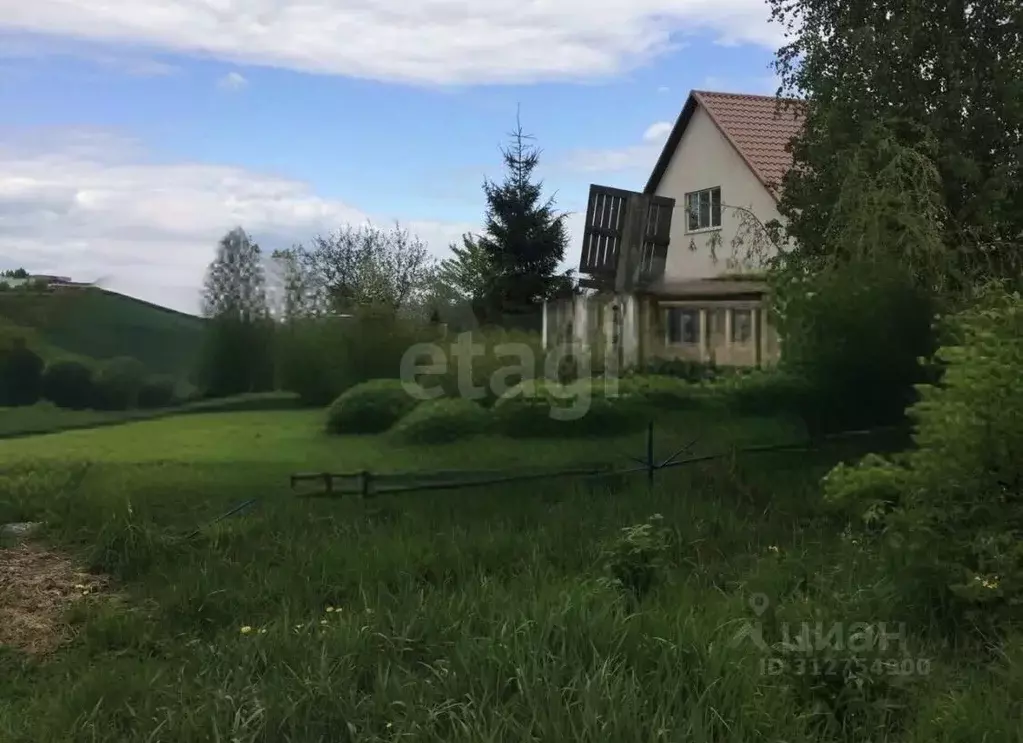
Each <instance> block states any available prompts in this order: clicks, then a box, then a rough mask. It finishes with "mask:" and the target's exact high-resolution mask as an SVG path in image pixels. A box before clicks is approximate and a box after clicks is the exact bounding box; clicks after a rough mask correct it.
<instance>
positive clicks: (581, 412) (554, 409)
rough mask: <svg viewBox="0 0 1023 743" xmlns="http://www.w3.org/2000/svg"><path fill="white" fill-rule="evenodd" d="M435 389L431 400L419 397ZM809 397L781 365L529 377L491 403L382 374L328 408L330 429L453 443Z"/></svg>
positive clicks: (608, 426)
mask: <svg viewBox="0 0 1023 743" xmlns="http://www.w3.org/2000/svg"><path fill="white" fill-rule="evenodd" d="M427 395H429V396H430V397H431V398H433V399H429V400H421V399H419V398H420V397H426V396H427ZM804 396H805V393H804V391H803V389H802V387H801V386H800V385H799V383H798V382H796V381H795V380H793V379H792V378H791V377H790V376H789V375H787V374H785V373H783V372H778V371H763V372H757V373H748V374H742V375H739V374H735V375H732V376H723V377H720V378H719V379H717V380H714V381H704V382H699V383H690V382H686V381H684V380H683V379H681V378H678V377H669V376H657V375H649V376H647V375H633V376H629V377H625V378H622V379H619V380H605V379H603V378H599V377H598V378H592V379H580V380H576V381H574V382H566V383H562V382H556V381H552V380H539V379H529V380H524V381H522V382H520V383H518V384H517V385H515V386H514V387H512V388H511V389H509V390H508V391H506V392H505V393H504V394H503V395H501V396H500V397H498V398H497V399H496V400H495V401H493V403H491V402H490V400H489V399H488V398H487V397H485V396H481V397H480V398H479V399H477V400H472V399H467V398H462V397H455V396H447V395H444V390H443V388H442V387H440V388H435V389H431V388H427V389H426V393H424V388H421V387H417V386H415V385H408V386H406V385H405V384H404V383H403V382H401V381H400V380H396V379H377V380H372V381H369V382H364V383H362V384H359V385H356V386H354V387H352V388H351V389H349V390H348V391H347V392H345V393H343V394H341V395H340V396H339V397H338V398H337V399H336V400H335V401H334V402H333V403H332V404H331V405H330V406H329V408H328V410H327V422H326V428H327V431H328V432H330V433H333V434H370V433H382V432H384V431H391V432H392V433H393V434H394V435H395V437H397V438H400V439H403V440H405V441H407V442H409V443H430V442H440V441H451V440H455V439H458V438H465V437H468V436H473V435H476V434H480V433H487V432H490V433H499V434H502V435H505V436H512V437H531V436H555V437H566V436H604V435H617V434H620V433H623V432H628V431H632V430H637V429H638V428H641V427H642V426H643V425H645V424H646V422H647V421H648V420H649V419H650V417H651V415H653V414H655V413H656V412H657V411H665V410H668V411H671V410H693V409H701V408H702V409H720V410H729V411H732V412H735V413H737V414H740V415H777V414H780V413H785V412H787V411H790V410H791V409H792V408H793V406H795V405H797V404H798V401H799V400H800V399H801V398H802V397H804Z"/></svg>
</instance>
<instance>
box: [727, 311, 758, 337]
mask: <svg viewBox="0 0 1023 743" xmlns="http://www.w3.org/2000/svg"><path fill="white" fill-rule="evenodd" d="M751 340H753V310H732V343H749V342H750V341H751Z"/></svg>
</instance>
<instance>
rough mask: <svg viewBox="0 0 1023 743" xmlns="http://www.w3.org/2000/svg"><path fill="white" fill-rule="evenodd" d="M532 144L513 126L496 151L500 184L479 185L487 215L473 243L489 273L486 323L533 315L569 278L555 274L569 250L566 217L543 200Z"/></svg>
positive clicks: (537, 155)
mask: <svg viewBox="0 0 1023 743" xmlns="http://www.w3.org/2000/svg"><path fill="white" fill-rule="evenodd" d="M532 139H533V138H532V137H531V136H530V135H527V134H525V133H524V132H523V130H522V125H521V123H520V122H519V121H518V120H516V128H515V131H514V132H512V133H511V134H510V140H511V142H510V144H509V146H507V147H505V148H502V150H501V154H502V157H503V160H504V166H505V171H506V172H505V177H504V180H503V182H501V183H500V184H498V183H495V182H493V181H490V180H486V181H484V183H483V192H484V194H485V195H486V199H487V210H486V218H485V224H484V229H483V233H482V234H481V235H479V236H478V238H477V241H478V244H479V247H480V248H481V249H482V250H483V251H484V252H485V253H486V255H487V258H488V262H489V264H490V267H491V271H492V275H491V277H490V281H489V286H488V288H487V295H488V296H487V297H486V301H485V305H486V308H487V310H488V313H487V314H488V315H489V317H488V318H487V319H488V320H491V321H494V320H498V321H500V320H504V319H509V316H515V315H520V316H521V315H531V314H535V313H536V311H537V310H538V309H539V307H540V306H541V305H542V303H543V301H544V300H546V299H550V298H552V297H553V296H556V295H558V294H559V293H563V292H564V291H565V290H566V287H567V286H568V285H569V284H570V283H571V277H570V275H569V274H558V266H559V264H560V263H561V262H562V261H563V260H564V258H565V250H566V248H567V247H568V234H567V232H566V230H565V218H566V217H567V215H566V214H565V213H563V212H559V211H557V209H556V208H555V200H554V197H553V196H551V197H549V198H547V199H544V198H543V182H542V181H540V180H534V171H535V170H536V167H537V164H538V163H539V161H540V150H539V149H538V148H537V147H535V146H534V145H533V144H531V140H532Z"/></svg>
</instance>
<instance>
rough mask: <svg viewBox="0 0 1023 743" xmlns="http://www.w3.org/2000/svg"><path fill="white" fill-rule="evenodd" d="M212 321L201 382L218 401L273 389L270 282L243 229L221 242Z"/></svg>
mask: <svg viewBox="0 0 1023 743" xmlns="http://www.w3.org/2000/svg"><path fill="white" fill-rule="evenodd" d="M203 314H204V315H205V317H206V318H207V326H206V338H205V343H204V353H203V355H202V368H201V369H200V377H201V379H202V382H203V385H204V387H205V388H206V392H207V394H209V395H212V396H219V395H231V394H237V393H241V392H257V391H263V390H267V389H270V388H272V386H273V351H272V342H271V341H272V330H273V324H272V322H271V320H270V312H269V309H268V306H267V298H266V280H265V276H264V271H263V262H262V253H261V251H260V249H259V246H258V245H257V244H256V243H254V242H253V241H252V240H251V238H250V237H249V236H248V235H247V234H246V233H245V231H244V230H242V229H241V228H240V227H238V228H236V229H234V230H231V232H229V233H228V234H227V235H225V236H224V238H223V239H221V241H220V244H219V246H218V248H217V255H216V257H215V258H214V260H213V262H212V263H211V264H210V267H209V269H208V271H207V274H206V281H205V284H204V288H203Z"/></svg>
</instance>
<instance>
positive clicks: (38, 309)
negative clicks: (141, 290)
mask: <svg viewBox="0 0 1023 743" xmlns="http://www.w3.org/2000/svg"><path fill="white" fill-rule="evenodd" d="M202 328H203V320H202V319H201V318H199V317H195V316H193V315H186V314H184V313H182V312H177V311H175V310H171V309H167V308H166V307H160V306H158V305H155V304H150V303H149V302H144V301H142V300H140V299H135V298H133V297H128V296H125V295H123V294H118V293H116V292H112V291H108V290H106V289H99V288H95V287H89V288H76V289H64V290H58V291H54V292H36V291H10V290H9V291H0V335H24V336H25V337H26V340H27V341H28V342H29V344H30V345H32V346H33V347H34V348H35V349H36V350H37V352H38V353H40V355H42V356H44V357H47V358H56V357H68V356H73V357H88V358H91V359H109V358H114V357H117V356H131V357H134V358H136V359H138V360H139V361H141V362H142V363H144V364H145V365H146V367H147V368H148V369H149V370H150V371H151V372H154V373H159V374H172V375H174V376H175V377H179V378H182V377H185V376H187V375H188V374H190V373H191V371H192V370H193V368H194V366H195V361H196V358H197V355H198V352H199V344H200V343H201V337H202Z"/></svg>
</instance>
